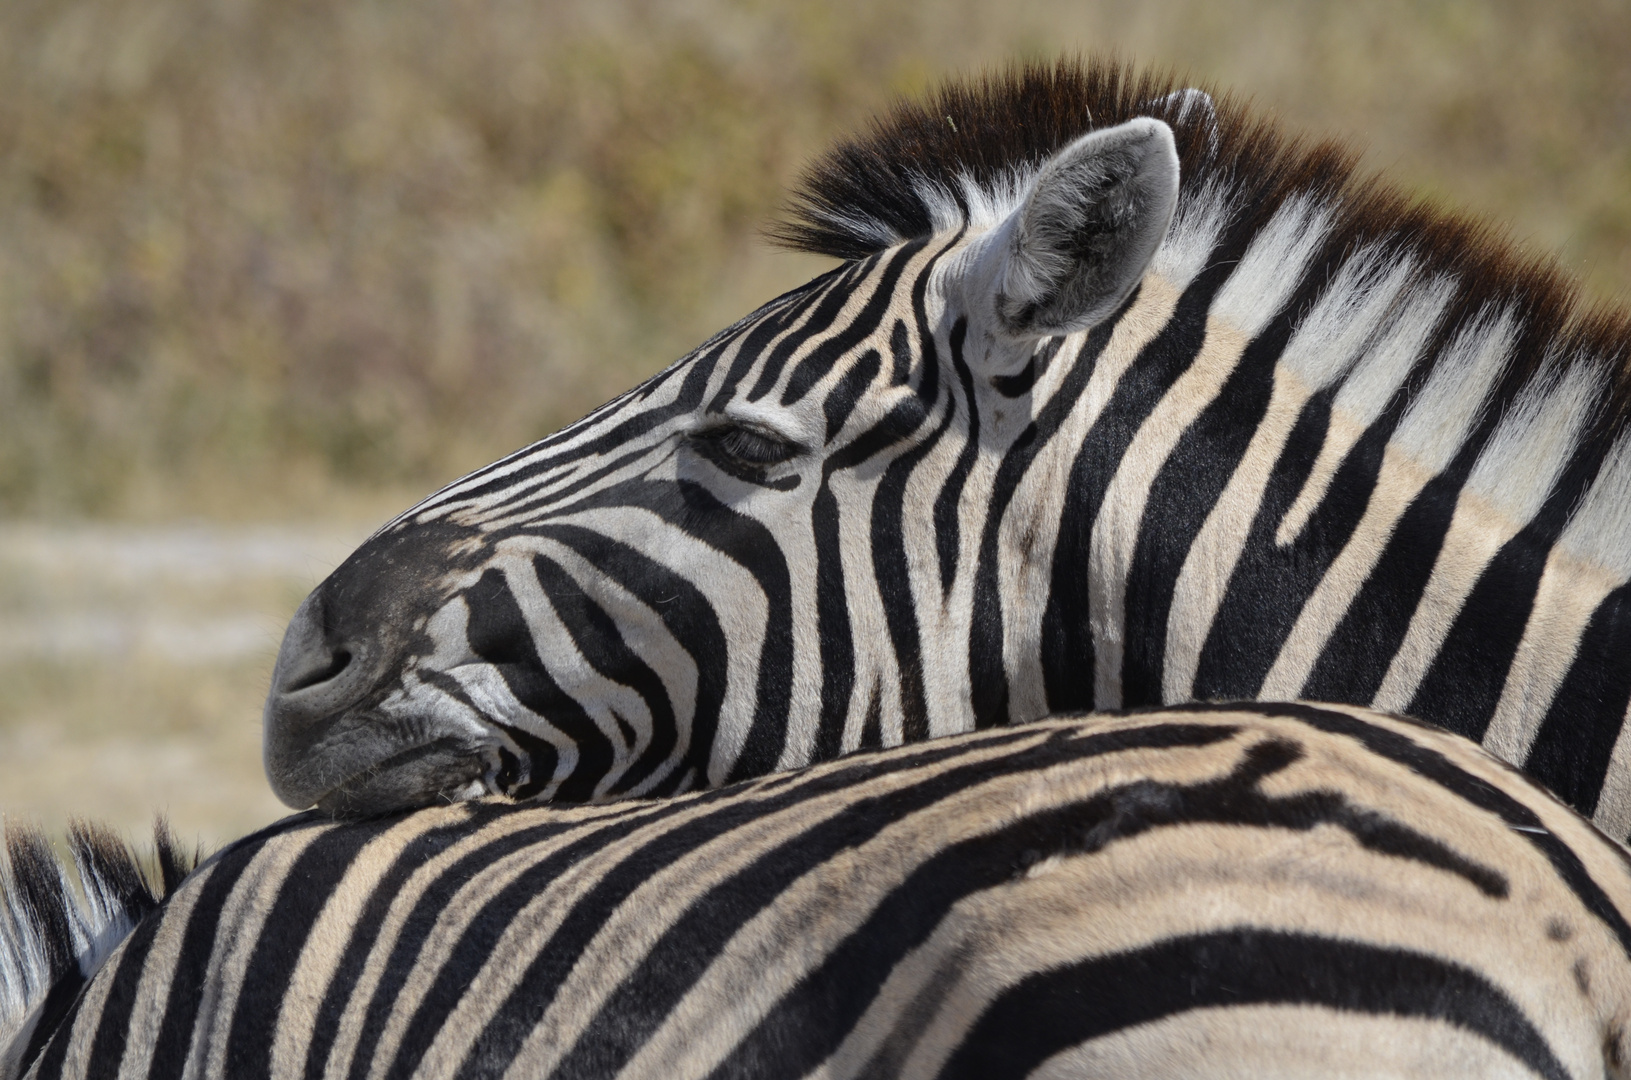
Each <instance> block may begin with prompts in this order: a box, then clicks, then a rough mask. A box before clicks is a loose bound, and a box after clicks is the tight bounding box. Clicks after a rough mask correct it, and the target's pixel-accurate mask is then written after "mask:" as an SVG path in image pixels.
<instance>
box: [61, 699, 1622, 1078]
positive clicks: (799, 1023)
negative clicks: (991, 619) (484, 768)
mask: <svg viewBox="0 0 1631 1080" xmlns="http://www.w3.org/2000/svg"><path fill="white" fill-rule="evenodd" d="M1628 914H1631V875H1628V874H1627V866H1626V855H1625V852H1624V850H1623V849H1621V848H1619V847H1617V846H1616V845H1615V844H1613V843H1612V842H1611V841H1609V840H1607V839H1605V838H1604V837H1603V836H1602V835H1601V834H1599V833H1597V832H1596V831H1595V830H1593V829H1592V827H1591V826H1590V825H1589V824H1588V823H1586V822H1585V821H1583V820H1582V819H1580V818H1579V817H1578V816H1577V815H1575V814H1573V813H1572V812H1570V811H1569V810H1568V809H1566V808H1565V807H1563V806H1561V805H1559V804H1558V803H1557V802H1556V801H1555V800H1553V799H1552V798H1550V797H1549V796H1548V795H1547V794H1546V793H1545V792H1543V791H1541V790H1540V789H1539V788H1537V787H1536V786H1535V785H1533V784H1531V783H1529V782H1528V781H1526V780H1524V779H1523V778H1522V777H1520V776H1518V775H1517V774H1516V773H1514V772H1513V771H1512V770H1511V769H1509V768H1507V767H1506V766H1504V765H1502V764H1501V763H1500V762H1498V761H1496V760H1495V759H1493V758H1492V757H1490V756H1489V755H1488V754H1486V753H1484V752H1483V751H1481V750H1480V749H1479V748H1478V747H1476V746H1475V745H1473V744H1472V743H1470V742H1468V741H1466V740H1464V739H1460V738H1457V737H1455V736H1451V735H1447V734H1445V733H1444V732H1442V731H1438V730H1434V729H1431V728H1428V727H1426V726H1424V725H1418V724H1414V723H1411V722H1408V721H1402V720H1398V719H1395V718H1390V717H1385V716H1380V715H1377V714H1375V713H1369V712H1366V711H1365V710H1359V709H1351V708H1342V707H1335V706H1317V705H1307V704H1299V703H1291V704H1285V703H1276V704H1265V705H1243V706H1227V705H1216V706H1209V705H1192V706H1188V707H1185V708H1181V709H1173V710H1167V711H1162V712H1151V713H1142V714H1134V715H1130V716H1120V717H1117V716H1091V717H1074V718H1052V719H1049V720H1044V721H1041V722H1039V723H1036V724H1031V725H1025V726H1021V727H1014V728H1007V729H1002V730H995V731H987V732H977V733H973V734H965V735H958V736H952V737H948V738H946V739H941V740H937V741H934V742H930V743H924V744H920V745H916V746H908V747H900V748H897V749H895V750H890V751H883V752H879V753H865V754H857V755H853V756H850V757H847V758H843V759H841V760H838V761H833V762H829V763H827V764H824V765H818V766H815V767H812V768H808V769H803V770H799V771H797V772H793V773H789V774H785V775H781V776H773V777H765V778H762V779H760V780H757V781H750V782H747V783H743V784H739V785H735V786H733V787H730V788H726V789H722V790H717V791H711V792H705V793H700V794H696V795H690V796H682V797H679V798H674V799H655V800H631V801H625V802H618V803H611V804H606V805H600V806H588V807H567V808H560V807H535V806H534V807H526V806H508V805H501V804H493V803H463V804H459V805H456V806H449V807H441V808H434V809H428V810H423V811H419V812H416V813H412V814H405V815H396V816H393V817H388V818H384V819H375V820H372V821H367V822H358V823H348V824H347V823H342V824H334V823H326V822H322V821H320V820H318V819H317V818H316V817H315V816H314V815H305V816H302V817H297V818H291V819H289V820H287V821H285V822H283V823H281V824H279V825H277V826H274V827H272V828H270V829H268V830H266V831H265V832H264V833H262V834H261V835H260V836H259V837H254V838H250V839H248V840H245V841H243V842H240V843H238V844H236V845H234V846H233V847H232V848H231V849H229V850H228V851H226V852H224V853H222V855H221V856H220V857H218V858H216V859H214V860H212V861H211V862H210V863H209V864H208V865H207V866H205V867H204V868H202V869H201V870H200V871H199V872H198V873H197V874H195V875H194V876H193V877H192V878H190V879H189V880H188V882H187V883H186V884H185V885H184V886H183V887H182V888H181V889H180V890H179V891H178V892H177V893H176V895H175V896H174V897H173V898H172V899H171V900H170V901H168V902H167V903H166V904H165V905H164V907H163V908H162V909H161V910H160V912H159V913H158V915H157V917H156V918H155V919H154V921H153V922H152V923H151V924H150V926H151V932H143V933H140V934H139V935H138V936H137V937H135V938H132V939H131V944H130V946H129V947H127V948H125V949H123V950H121V951H120V952H118V953H117V954H115V956H114V957H113V958H111V959H110V960H109V961H108V963H107V964H106V965H104V967H103V969H102V970H101V971H100V972H99V973H98V974H97V975H96V976H95V977H94V979H93V980H92V982H91V984H90V985H88V986H87V987H86V988H85V991H84V993H83V994H82V995H81V996H80V997H79V999H78V1001H77V1002H76V1004H75V1007H74V1009H73V1011H72V1012H71V1013H70V1014H69V1015H67V1016H65V1017H64V1018H63V1019H62V1021H61V1023H60V1025H59V1026H58V1028H57V1031H56V1033H55V1034H54V1035H53V1036H52V1038H51V1039H50V1041H49V1043H48V1045H47V1047H46V1049H45V1050H44V1052H42V1053H41V1055H40V1057H39V1062H38V1074H37V1080H57V1078H65V1077H73V1076H108V1075H114V1074H115V1073H117V1074H118V1075H125V1076H153V1077H172V1076H187V1077H197V1078H200V1080H205V1078H212V1077H234V1078H236V1077H244V1076H267V1077H290V1078H294V1077H306V1078H310V1077H320V1076H321V1077H360V1076H371V1077H380V1076H427V1077H444V1076H445V1077H455V1076H457V1077H463V1078H465V1080H476V1078H480V1077H501V1076H529V1077H531V1076H536V1077H545V1076H548V1077H554V1078H556V1080H572V1078H577V1080H596V1078H604V1077H612V1076H619V1077H624V1078H627V1080H636V1078H650V1080H685V1078H693V1077H694V1078H701V1077H715V1078H723V1077H735V1078H747V1077H752V1078H754V1080H765V1078H777V1077H825V1078H827V1080H843V1078H856V1080H859V1078H861V1077H876V1078H882V1077H898V1078H903V1080H905V1078H915V1077H968V1078H975V1077H979V1078H987V1077H1013V1076H1029V1077H1032V1078H1035V1080H1044V1078H1058V1080H1063V1078H1065V1077H1083V1076H1102V1077H1117V1078H1128V1080H1134V1078H1148V1080H1156V1078H1160V1080H1165V1078H1167V1077H1174V1076H1193V1075H1198V1074H1200V1075H1207V1076H1236V1077H1240V1076H1246V1077H1263V1076H1333V1075H1341V1076H1361V1075H1363V1076H1389V1077H1395V1078H1399V1080H1404V1078H1412V1077H1413V1078H1421V1080H1427V1078H1432V1080H1446V1078H1448V1077H1468V1078H1471V1077H1479V1078H1488V1077H1497V1076H1526V1077H1546V1078H1549V1080H1564V1078H1569V1077H1572V1078H1585V1077H1604V1078H1613V1080H1625V1078H1626V1076H1627V1069H1626V1066H1627V1063H1628V1061H1631V1041H1628V1040H1631V1029H1628V1026H1627V1024H1628V1020H1631V924H1628V922H1627V915H1628ZM146 929H147V928H146V927H144V930H146ZM178 973H180V974H179V976H178Z"/></svg>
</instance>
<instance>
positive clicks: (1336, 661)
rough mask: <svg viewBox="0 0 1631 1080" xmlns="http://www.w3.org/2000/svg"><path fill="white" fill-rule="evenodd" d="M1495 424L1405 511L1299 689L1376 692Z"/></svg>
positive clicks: (1305, 693)
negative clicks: (1465, 486)
mask: <svg viewBox="0 0 1631 1080" xmlns="http://www.w3.org/2000/svg"><path fill="white" fill-rule="evenodd" d="M1492 430H1493V426H1492V425H1490V424H1486V425H1485V427H1484V430H1483V431H1480V432H1474V433H1473V436H1472V437H1469V438H1468V439H1467V441H1466V442H1465V443H1464V444H1463V445H1462V447H1461V449H1460V450H1459V451H1457V452H1456V456H1455V460H1454V461H1452V462H1451V463H1450V465H1449V467H1448V468H1446V469H1445V470H1444V471H1443V472H1442V473H1440V474H1439V475H1437V476H1435V477H1434V478H1433V479H1431V480H1429V481H1428V482H1427V485H1426V486H1425V487H1424V488H1422V491H1421V494H1419V495H1417V496H1416V499H1415V501H1414V502H1412V503H1411V504H1410V506H1409V507H1408V508H1407V509H1406V510H1405V512H1404V513H1403V514H1401V515H1400V517H1399V520H1398V523H1397V524H1396V525H1395V526H1394V527H1393V532H1392V535H1390V536H1389V537H1388V539H1387V541H1386V543H1385V544H1384V545H1383V548H1382V552H1381V555H1380V557H1379V558H1378V559H1377V560H1376V564H1375V565H1374V566H1373V567H1371V570H1370V573H1369V575H1368V576H1367V577H1366V578H1365V583H1364V585H1362V586H1361V587H1360V589H1359V591H1358V592H1357V593H1356V594H1355V595H1354V598H1353V602H1352V603H1350V604H1349V605H1348V610H1347V611H1346V612H1345V613H1344V614H1343V616H1342V618H1341V620H1340V621H1339V622H1338V623H1337V626H1336V629H1335V630H1334V631H1333V632H1332V633H1331V636H1330V637H1329V638H1328V639H1327V640H1326V642H1325V647H1324V648H1323V649H1321V650H1320V655H1319V659H1317V660H1316V661H1314V666H1313V668H1312V669H1311V670H1310V671H1309V673H1308V678H1307V680H1306V681H1305V682H1304V683H1303V686H1302V691H1301V692H1300V693H1298V694H1296V695H1295V696H1297V697H1305V698H1310V699H1313V700H1315V701H1351V702H1355V703H1363V702H1368V701H1370V700H1371V699H1373V698H1374V697H1376V691H1377V690H1379V689H1381V686H1382V679H1383V678H1384V677H1385V676H1386V675H1387V670H1388V665H1389V664H1390V663H1391V661H1392V660H1393V657H1394V655H1395V654H1397V653H1398V651H1399V646H1400V645H1402V644H1403V643H1404V637H1405V634H1406V633H1407V632H1408V631H1409V629H1410V619H1411V616H1412V615H1414V614H1415V612H1416V608H1417V607H1418V606H1419V605H1420V603H1421V597H1422V593H1424V592H1425V591H1426V589H1427V582H1428V580H1429V579H1430V578H1431V577H1432V576H1433V567H1434V566H1435V565H1437V562H1438V554H1439V552H1440V550H1442V549H1443V547H1444V536H1445V534H1446V533H1447V532H1449V529H1450V521H1451V520H1452V519H1453V518H1454V517H1455V508H1456V503H1457V501H1458V499H1459V497H1460V493H1461V488H1462V486H1463V485H1464V484H1465V483H1466V482H1467V476H1468V474H1470V473H1471V472H1472V467H1473V464H1474V463H1475V462H1476V461H1477V460H1478V454H1479V452H1480V451H1481V450H1482V449H1483V444H1484V439H1485V438H1487V437H1488V435H1489V433H1490V431H1492Z"/></svg>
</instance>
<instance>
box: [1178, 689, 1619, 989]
mask: <svg viewBox="0 0 1631 1080" xmlns="http://www.w3.org/2000/svg"><path fill="white" fill-rule="evenodd" d="M1241 708H1245V709H1247V710H1250V711H1252V712H1256V713H1259V714H1261V715H1263V716H1285V717H1291V718H1294V719H1297V720H1301V721H1302V722H1303V723H1305V724H1308V725H1309V726H1310V727H1315V728H1318V729H1319V730H1321V731H1329V732H1332V733H1334V734H1338V735H1346V736H1348V737H1350V738H1353V739H1356V740H1357V741H1358V742H1360V743H1361V744H1362V745H1363V746H1364V747H1365V748H1366V749H1368V750H1370V751H1371V752H1372V753H1375V754H1379V755H1380V756H1382V757H1385V758H1387V759H1388V760H1390V761H1396V762H1398V763H1399V764H1401V765H1403V766H1405V767H1406V768H1408V769H1410V771H1411V772H1414V773H1415V774H1416V775H1418V776H1422V777H1425V778H1426V779H1428V780H1431V781H1433V782H1434V783H1435V784H1438V785H1439V786H1440V787H1442V788H1444V789H1445V790H1446V791H1450V792H1452V793H1454V794H1455V795H1457V796H1459V797H1460V798H1461V799H1463V800H1465V801H1466V802H1468V803H1471V804H1472V805H1473V806H1476V807H1477V808H1478V809H1480V810H1484V811H1487V812H1488V813H1491V814H1494V815H1496V816H1497V817H1499V818H1500V819H1501V820H1502V821H1504V822H1506V824H1507V825H1509V826H1514V825H1516V826H1522V828H1520V829H1518V830H1517V831H1518V833H1519V835H1521V836H1522V837H1523V838H1524V839H1525V840H1527V841H1528V842H1529V843H1531V844H1533V845H1534V846H1535V847H1537V848H1539V849H1540V851H1541V853H1542V854H1544V855H1545V856H1546V859H1547V861H1548V862H1550V863H1551V864H1552V868H1553V869H1554V870H1556V871H1557V873H1558V876H1559V877H1561V878H1562V879H1563V882H1564V884H1566V885H1568V887H1569V889H1570V890H1571V891H1572V892H1573V893H1574V895H1575V896H1576V897H1577V898H1578V899H1579V900H1580V903H1581V904H1582V905H1583V906H1584V907H1585V908H1586V910H1588V911H1590V912H1591V913H1592V914H1593V915H1595V916H1597V918H1598V919H1600V920H1602V922H1603V924H1604V925H1605V926H1607V927H1608V928H1609V930H1611V931H1613V933H1614V936H1615V937H1616V938H1618V939H1619V942H1620V948H1621V949H1622V950H1623V951H1624V952H1625V955H1626V956H1627V957H1631V926H1628V925H1627V924H1626V921H1625V916H1623V915H1622V914H1621V913H1620V911H1619V909H1618V908H1616V907H1615V906H1614V904H1613V903H1611V902H1610V901H1609V899H1608V896H1607V894H1605V893H1604V892H1603V890H1602V887H1601V886H1599V885H1598V884H1597V882H1596V881H1595V880H1593V879H1592V876H1591V873H1590V871H1588V870H1587V869H1586V867H1585V864H1583V863H1582V862H1581V861H1580V857H1579V856H1578V855H1576V854H1575V853H1574V851H1573V850H1572V849H1571V848H1570V847H1569V846H1568V845H1567V844H1565V843H1564V842H1563V841H1562V840H1560V839H1558V838H1557V837H1556V836H1553V835H1552V833H1551V830H1549V829H1547V828H1545V827H1544V826H1543V825H1542V824H1541V822H1540V818H1538V817H1537V816H1535V812H1534V811H1533V810H1531V809H1529V807H1527V806H1525V805H1524V804H1523V803H1521V802H1519V801H1518V800H1517V799H1514V798H1513V797H1512V796H1510V795H1508V794H1507V793H1506V792H1504V791H1502V790H1500V789H1499V788H1497V787H1495V786H1494V785H1492V784H1490V783H1489V782H1488V781H1487V780H1484V779H1481V778H1480V777H1477V776H1474V775H1473V774H1472V773H1469V772H1467V771H1466V770H1465V769H1463V768H1461V767H1460V766H1458V765H1456V764H1455V763H1454V762H1452V761H1450V759H1449V758H1447V757H1445V756H1444V755H1443V754H1440V753H1439V752H1438V751H1436V750H1431V749H1428V748H1427V747H1425V746H1422V745H1421V744H1420V743H1417V742H1415V741H1414V740H1412V739H1410V738H1408V737H1406V736H1404V735H1402V734H1400V733H1398V732H1396V731H1393V730H1391V729H1389V728H1384V727H1381V726H1380V725H1377V724H1372V723H1369V722H1367V721H1364V720H1360V719H1358V718H1357V717H1354V716H1350V715H1349V714H1347V713H1345V712H1339V711H1337V710H1335V709H1322V708H1319V707H1318V706H1314V705H1303V704H1297V703H1286V702H1268V703H1254V704H1251V705H1246V706H1240V705H1227V704H1211V703H1195V704H1190V705H1182V706H1178V707H1177V708H1176V709H1174V710H1172V711H1177V712H1231V711H1234V710H1238V709H1241ZM1422 727H1424V728H1430V725H1426V724H1423V725H1422Z"/></svg>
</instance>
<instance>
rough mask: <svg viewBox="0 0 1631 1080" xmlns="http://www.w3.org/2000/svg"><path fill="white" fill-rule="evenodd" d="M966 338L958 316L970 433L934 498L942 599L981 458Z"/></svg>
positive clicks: (955, 349) (954, 338)
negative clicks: (966, 497) (965, 504)
mask: <svg viewBox="0 0 1631 1080" xmlns="http://www.w3.org/2000/svg"><path fill="white" fill-rule="evenodd" d="M967 336H968V320H967V319H965V318H962V317H961V316H959V317H958V319H957V321H956V322H955V323H953V324H952V327H951V338H950V341H949V345H950V349H951V365H952V369H953V370H954V371H956V372H957V382H958V385H960V386H961V387H962V388H963V405H964V408H965V410H966V411H967V414H968V430H967V431H965V432H964V433H963V436H964V442H963V449H962V451H961V452H959V453H958V455H957V464H955V465H953V466H952V470H951V472H950V473H949V474H948V475H947V476H946V480H945V483H943V484H941V485H940V493H939V494H937V495H936V496H935V498H934V546H935V553H936V554H937V555H938V557H939V561H940V593H941V595H942V596H945V595H947V594H949V593H950V592H951V583H952V580H953V579H954V578H955V577H956V575H957V556H958V549H959V548H960V547H961V546H962V536H961V525H962V506H961V503H962V499H963V487H964V485H966V484H967V483H968V475H969V473H971V472H973V471H974V459H975V458H976V457H977V456H978V455H979V444H980V410H979V407H978V406H977V405H976V404H975V401H974V375H973V373H972V372H970V371H969V370H968V362H967V361H966V360H965V359H963V339H964V338H966V337H967ZM924 340H929V337H928V335H925V336H924ZM956 413H957V394H956V393H955V391H952V390H951V387H950V385H949V384H948V386H947V402H946V415H947V416H948V417H951V416H955V415H956Z"/></svg>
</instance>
